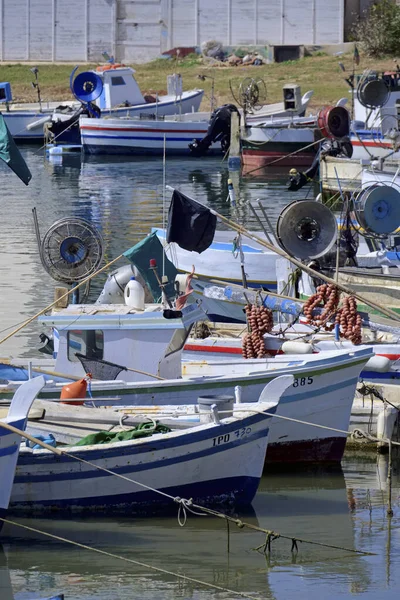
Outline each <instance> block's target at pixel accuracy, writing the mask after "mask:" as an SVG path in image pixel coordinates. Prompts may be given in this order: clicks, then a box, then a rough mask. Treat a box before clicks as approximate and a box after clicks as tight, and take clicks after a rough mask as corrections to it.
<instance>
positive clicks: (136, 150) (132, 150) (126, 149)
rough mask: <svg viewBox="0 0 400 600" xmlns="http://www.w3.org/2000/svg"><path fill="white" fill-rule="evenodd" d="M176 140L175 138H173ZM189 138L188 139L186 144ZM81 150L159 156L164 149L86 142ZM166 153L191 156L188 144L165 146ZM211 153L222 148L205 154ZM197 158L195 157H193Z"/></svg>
mask: <svg viewBox="0 0 400 600" xmlns="http://www.w3.org/2000/svg"><path fill="white" fill-rule="evenodd" d="M174 141H177V140H174ZM189 143H190V140H189V141H188V144H189ZM83 150H84V152H86V153H87V154H123V155H129V156H130V155H132V156H133V155H135V156H136V155H137V156H160V155H162V154H163V152H164V149H163V148H162V147H160V148H142V147H132V146H115V145H114V146H113V145H112V144H107V145H104V146H103V145H97V144H96V145H93V144H87V143H86V142H85V143H84V145H83ZM167 154H169V155H175V156H191V152H190V150H189V146H188V147H187V148H167ZM212 155H219V156H221V155H222V150H221V148H220V147H217V148H210V149H209V150H208V151H207V156H212ZM195 160H197V159H195Z"/></svg>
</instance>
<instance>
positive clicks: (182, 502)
mask: <svg viewBox="0 0 400 600" xmlns="http://www.w3.org/2000/svg"><path fill="white" fill-rule="evenodd" d="M237 410H238V411H240V410H241V409H237ZM243 410H244V409H243ZM222 412H224V411H221V413H222ZM246 412H252V413H254V414H263V415H271V416H274V417H278V418H281V419H284V420H287V421H295V422H297V423H302V424H306V425H311V426H314V427H318V428H321V429H328V430H331V431H338V432H340V433H344V434H346V435H351V432H348V431H345V430H341V429H336V428H332V427H327V426H325V425H317V424H316V423H309V422H307V421H301V420H299V419H293V418H290V417H284V416H282V415H276V414H275V413H270V412H269V411H262V410H255V409H250V408H246ZM0 427H3V428H4V429H8V430H9V431H12V432H13V433H17V434H18V435H20V436H22V437H23V438H25V439H28V440H30V441H34V442H35V443H37V444H38V445H40V446H42V447H43V448H45V449H46V450H49V451H50V452H52V453H54V454H57V455H58V456H63V455H65V456H67V457H69V458H71V459H73V460H76V461H77V462H80V463H82V464H86V465H88V466H90V467H92V468H94V469H98V470H99V471H102V472H104V473H107V474H108V475H112V476H114V477H118V478H119V479H122V480H124V481H127V482H129V483H131V484H133V485H137V486H139V487H141V488H144V489H147V490H150V491H152V492H154V493H156V494H159V495H161V496H164V497H165V498H168V499H170V500H172V501H173V502H176V503H178V504H179V508H178V522H179V524H180V526H181V527H183V526H184V525H185V524H186V521H187V513H188V512H190V513H192V514H194V515H196V516H197V514H198V512H197V511H199V512H200V511H201V512H202V513H205V515H207V514H208V515H212V516H215V517H218V518H220V519H225V520H227V521H229V522H230V523H233V524H235V525H236V526H237V527H238V528H239V529H243V528H247V529H251V530H253V531H257V532H260V533H264V534H266V535H268V534H271V535H272V536H275V537H274V539H277V537H280V538H282V539H287V540H290V541H292V543H293V539H296V541H301V542H303V543H306V544H312V545H317V546H322V547H325V548H331V549H336V550H344V551H346V552H351V553H356V554H363V555H375V553H373V552H367V551H364V550H357V549H354V548H346V547H343V546H336V545H333V544H326V543H323V542H317V541H313V540H307V539H304V538H298V537H296V538H293V536H289V535H284V534H281V533H278V532H276V531H272V530H268V529H264V528H263V527H259V526H258V525H253V524H252V523H248V522H245V521H242V520H241V519H237V518H235V517H231V516H230V515H227V514H226V513H222V512H220V511H217V510H213V509H211V508H208V507H206V506H201V505H199V504H195V503H194V502H193V500H192V499H185V498H180V497H179V496H175V497H174V496H172V495H171V494H168V493H167V492H164V491H162V490H158V489H156V488H154V487H152V486H149V485H147V484H145V483H142V482H140V481H137V480H136V479H132V478H131V477H127V476H126V475H122V474H120V473H116V472H115V471H112V470H111V469H107V468H106V467H102V466H100V465H97V464H95V463H93V462H91V461H89V460H86V459H84V458H81V457H79V456H75V455H74V454H72V453H71V452H68V451H65V450H64V449H61V448H53V447H52V446H49V445H48V444H46V443H45V442H42V441H40V440H38V439H37V438H34V437H33V436H31V435H30V434H28V433H26V432H25V431H22V430H20V429H18V428H16V427H14V426H13V425H10V424H9V423H6V422H4V421H0ZM372 437H373V436H371V438H372ZM373 440H374V441H380V442H382V441H387V440H383V439H378V438H373ZM391 443H392V444H393V445H397V446H400V442H397V443H396V442H391ZM179 511H180V513H179ZM2 520H4V519H2ZM16 525H20V524H18V523H16ZM20 526H22V525H20Z"/></svg>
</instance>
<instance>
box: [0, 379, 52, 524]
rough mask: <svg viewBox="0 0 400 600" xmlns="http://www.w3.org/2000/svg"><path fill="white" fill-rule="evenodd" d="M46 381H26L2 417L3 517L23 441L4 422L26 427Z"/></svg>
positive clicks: (0, 510) (0, 475) (0, 505)
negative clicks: (31, 408) (32, 407)
mask: <svg viewBox="0 0 400 600" xmlns="http://www.w3.org/2000/svg"><path fill="white" fill-rule="evenodd" d="M44 383H45V382H44V379H43V377H36V378H35V379H32V380H30V381H27V382H26V383H24V384H23V385H22V386H21V387H19V389H18V390H17V391H16V392H15V394H14V397H13V399H12V402H11V405H10V408H9V409H8V414H7V416H6V417H2V418H0V517H1V518H2V519H3V518H4V517H5V516H6V513H7V510H8V505H9V501H10V496H11V489H12V486H13V482H14V476H15V469H16V465H17V458H18V452H19V449H20V442H21V436H20V435H19V434H17V433H15V432H13V431H10V430H9V429H7V428H5V427H3V426H2V423H4V424H5V425H11V426H12V427H16V428H17V429H20V430H23V429H25V426H26V423H27V419H28V413H29V409H30V407H31V406H32V403H33V401H34V399H35V398H36V396H37V394H38V393H39V392H40V390H41V389H42V388H43V386H44ZM0 410H1V409H0ZM2 525H3V521H2V520H0V529H1V527H2Z"/></svg>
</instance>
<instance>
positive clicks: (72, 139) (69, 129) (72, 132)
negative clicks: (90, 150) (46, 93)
mask: <svg viewBox="0 0 400 600" xmlns="http://www.w3.org/2000/svg"><path fill="white" fill-rule="evenodd" d="M93 113H95V114H97V115H98V117H100V114H101V111H100V108H99V107H98V106H96V104H93V102H92V103H91V106H90V110H89V109H88V107H87V106H85V105H83V104H82V105H81V106H80V107H79V108H78V109H75V110H74V109H72V108H71V107H70V106H58V107H57V108H56V109H55V111H54V115H53V116H52V119H51V121H49V122H48V123H46V124H45V127H46V132H47V135H48V138H49V142H53V141H54V142H57V144H80V143H81V134H80V128H79V117H80V116H81V115H82V116H87V117H93ZM68 114H70V115H71V116H70V117H69V119H62V118H60V116H61V115H68Z"/></svg>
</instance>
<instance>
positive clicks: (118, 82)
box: [111, 77, 125, 85]
mask: <svg viewBox="0 0 400 600" xmlns="http://www.w3.org/2000/svg"><path fill="white" fill-rule="evenodd" d="M111 85H125V79H124V78H123V77H111Z"/></svg>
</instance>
